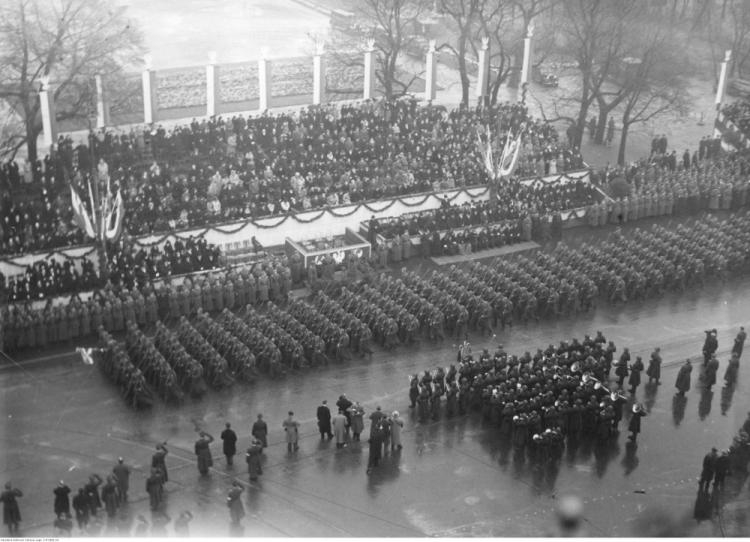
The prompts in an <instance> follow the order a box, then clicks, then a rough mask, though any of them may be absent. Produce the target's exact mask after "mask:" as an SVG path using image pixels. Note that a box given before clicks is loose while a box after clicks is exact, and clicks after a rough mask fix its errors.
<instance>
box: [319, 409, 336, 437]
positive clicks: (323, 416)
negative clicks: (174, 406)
mask: <svg viewBox="0 0 750 542" xmlns="http://www.w3.org/2000/svg"><path fill="white" fill-rule="evenodd" d="M316 415H317V418H318V430H319V431H320V439H321V440H323V438H325V436H328V440H331V439H332V438H333V433H332V432H331V410H330V409H329V408H328V401H323V403H322V404H321V405H320V406H319V407H318V412H317V414H316Z"/></svg>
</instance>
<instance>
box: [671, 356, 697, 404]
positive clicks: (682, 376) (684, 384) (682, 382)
mask: <svg viewBox="0 0 750 542" xmlns="http://www.w3.org/2000/svg"><path fill="white" fill-rule="evenodd" d="M692 372H693V364H692V363H690V360H689V359H686V360H685V364H684V365H683V366H682V367H680V370H679V372H678V373H677V381H676V382H675V385H674V386H675V388H677V395H681V396H682V395H685V393H686V392H688V391H690V374H691V373H692Z"/></svg>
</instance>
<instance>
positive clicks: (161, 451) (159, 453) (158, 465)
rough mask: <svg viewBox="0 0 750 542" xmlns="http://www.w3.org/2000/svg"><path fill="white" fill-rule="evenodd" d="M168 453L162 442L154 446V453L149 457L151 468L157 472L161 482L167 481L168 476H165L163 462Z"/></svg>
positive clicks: (165, 469) (165, 464)
mask: <svg viewBox="0 0 750 542" xmlns="http://www.w3.org/2000/svg"><path fill="white" fill-rule="evenodd" d="M168 453H169V450H167V443H166V442H162V443H160V444H157V445H156V452H154V455H152V456H151V468H154V469H158V470H159V472H160V473H161V477H162V482H168V481H169V476H168V475H167V463H166V461H165V458H166V457H167V454H168Z"/></svg>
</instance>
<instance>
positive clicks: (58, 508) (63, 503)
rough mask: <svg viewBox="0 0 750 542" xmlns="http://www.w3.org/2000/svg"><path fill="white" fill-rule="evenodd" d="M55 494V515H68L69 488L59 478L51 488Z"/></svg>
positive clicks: (67, 516) (66, 516)
mask: <svg viewBox="0 0 750 542" xmlns="http://www.w3.org/2000/svg"><path fill="white" fill-rule="evenodd" d="M52 493H54V495H55V504H54V508H55V515H56V516H57V517H58V518H59V517H65V518H69V517H70V488H69V487H68V486H67V485H65V482H63V481H62V480H60V483H59V484H57V487H56V488H55V489H53V490H52Z"/></svg>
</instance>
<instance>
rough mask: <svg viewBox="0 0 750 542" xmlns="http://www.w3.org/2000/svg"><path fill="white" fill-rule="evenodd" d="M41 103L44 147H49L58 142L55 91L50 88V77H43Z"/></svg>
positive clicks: (40, 94)
mask: <svg viewBox="0 0 750 542" xmlns="http://www.w3.org/2000/svg"><path fill="white" fill-rule="evenodd" d="M41 82H42V86H41V88H40V89H39V103H40V106H41V110H42V129H43V131H44V139H43V141H44V148H45V149H49V148H50V147H51V146H52V145H54V144H55V143H56V142H57V118H56V116H55V115H56V112H55V98H54V92H52V89H51V88H50V84H49V77H47V76H44V77H42V78H41Z"/></svg>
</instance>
